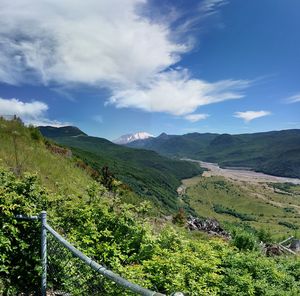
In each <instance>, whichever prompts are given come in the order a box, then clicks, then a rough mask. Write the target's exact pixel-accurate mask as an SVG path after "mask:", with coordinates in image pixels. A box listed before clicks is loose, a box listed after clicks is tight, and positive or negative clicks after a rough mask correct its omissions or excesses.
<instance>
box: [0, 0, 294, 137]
mask: <svg viewBox="0 0 300 296" xmlns="http://www.w3.org/2000/svg"><path fill="white" fill-rule="evenodd" d="M0 3H1V7H3V9H1V11H0V114H4V115H7V114H18V115H19V116H21V117H22V118H23V119H24V121H26V122H27V123H33V124H43V125H48V124H49V125H56V126H60V125H65V124H72V125H76V126H78V127H80V128H81V129H82V130H83V131H85V132H87V133H88V134H90V135H95V136H99V137H105V138H108V139H115V138H117V137H118V136H120V135H122V134H126V133H131V132H137V131H147V132H150V133H152V134H154V135H158V134H160V133H161V132H167V133H170V134H183V133H188V132H196V131H197V132H218V133H249V132H256V131H267V130H279V129H291V128H300V30H299V29H300V2H299V1H298V0H285V1H282V0H244V1H240V0H203V1H195V0H189V1H186V0H176V1H166V0H159V1H158V0H155V1H154V0H149V1H146V0H103V1H98V0H87V1H84V3H83V2H82V1H79V0H73V1H59V0H53V1H44V0H41V1H38V2H37V1H35V0H26V1H24V0H23V1H21V0H15V1H8V0H0Z"/></svg>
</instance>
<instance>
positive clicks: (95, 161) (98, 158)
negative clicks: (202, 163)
mask: <svg viewBox="0 0 300 296" xmlns="http://www.w3.org/2000/svg"><path fill="white" fill-rule="evenodd" d="M54 129H55V128H48V127H47V128H40V131H41V132H42V133H43V134H44V135H45V136H46V135H48V137H50V138H51V139H52V140H53V141H55V142H57V143H60V144H62V145H64V146H66V147H70V148H71V149H72V152H73V154H74V155H76V156H78V157H80V158H81V159H83V160H84V161H85V162H86V163H88V164H90V165H91V166H92V167H93V168H95V169H96V170H99V171H101V169H102V167H103V166H108V168H109V170H110V172H111V173H112V174H113V175H115V177H116V178H117V179H119V180H121V181H122V182H124V183H125V184H127V185H128V186H129V187H130V188H132V189H133V191H134V192H136V193H137V194H139V195H140V196H143V197H147V198H149V199H150V200H153V201H154V202H155V203H159V204H162V206H163V207H167V208H169V209H173V210H174V209H177V192H176V189H177V187H178V186H179V185H180V181H181V179H184V178H189V177H191V176H194V175H197V174H200V173H201V172H202V171H203V170H202V169H201V168H200V167H199V166H197V165H195V164H191V163H189V162H185V161H179V160H173V159H169V158H166V157H163V156H160V155H159V154H157V153H156V152H153V151H147V150H141V149H131V148H127V147H124V146H120V145H116V144H113V143H111V142H110V141H108V140H106V139H102V138H97V137H90V136H86V135H84V133H82V132H81V131H79V130H78V129H74V128H73V127H65V128H56V130H54ZM67 129H69V132H66V130H67ZM54 131H55V132H54ZM76 131H77V133H76ZM67 134H70V135H71V136H65V135H67ZM62 135H64V136H62Z"/></svg>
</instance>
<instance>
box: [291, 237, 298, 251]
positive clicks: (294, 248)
mask: <svg viewBox="0 0 300 296" xmlns="http://www.w3.org/2000/svg"><path fill="white" fill-rule="evenodd" d="M290 249H291V250H292V251H294V252H300V240H299V239H293V240H292V242H291V245H290Z"/></svg>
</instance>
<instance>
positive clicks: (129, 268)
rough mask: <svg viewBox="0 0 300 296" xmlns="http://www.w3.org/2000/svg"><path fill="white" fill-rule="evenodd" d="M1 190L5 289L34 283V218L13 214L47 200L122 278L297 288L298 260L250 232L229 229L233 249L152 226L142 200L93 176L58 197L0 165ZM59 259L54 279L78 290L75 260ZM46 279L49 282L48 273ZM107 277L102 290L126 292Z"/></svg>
mask: <svg viewBox="0 0 300 296" xmlns="http://www.w3.org/2000/svg"><path fill="white" fill-rule="evenodd" d="M0 190H1V195H0V196H1V199H0V209H1V220H0V221H1V222H0V223H1V232H0V250H1V257H0V258H1V261H0V278H1V280H2V285H4V287H3V288H2V289H3V291H2V293H3V294H6V295H15V294H16V293H19V292H25V293H30V292H32V293H34V292H35V291H38V287H37V285H38V283H39V280H38V276H39V272H40V270H39V259H38V253H37V252H36V249H38V248H39V233H36V231H38V229H39V227H40V226H39V225H38V224H36V222H33V221H31V222H23V221H17V220H16V219H15V215H16V214H20V213H21V214H24V215H29V214H36V213H38V212H39V211H40V210H42V209H46V208H47V210H48V213H49V216H50V222H49V223H50V224H51V225H52V226H54V227H55V228H56V229H58V230H59V232H61V233H64V236H66V235H67V237H68V240H69V241H71V242H72V243H73V244H74V245H75V246H77V247H78V248H79V249H80V250H82V251H83V252H84V253H86V254H87V255H89V256H91V257H93V258H94V259H95V260H97V261H98V262H100V263H102V264H105V265H106V266H108V267H110V268H111V269H113V270H114V271H116V272H118V273H120V274H121V275H123V276H124V277H126V278H127V279H129V280H131V281H133V282H135V283H138V284H141V285H143V286H144V287H148V288H150V289H154V290H156V289H157V290H159V291H160V292H162V293H167V294H170V293H171V292H174V291H182V292H184V293H186V294H187V295H274V296H275V295H297V294H299V292H300V282H299V279H300V275H299V273H298V272H297V270H299V266H300V263H299V260H298V259H294V258H291V259H289V258H279V259H275V258H267V257H264V256H263V255H262V254H260V253H259V252H258V251H256V250H255V248H254V247H252V246H251V243H252V238H250V236H249V235H248V237H246V236H245V234H243V235H240V237H238V236H236V237H235V244H236V245H237V246H238V243H237V242H238V241H239V243H240V245H239V247H240V249H243V250H248V251H239V250H237V249H236V248H235V247H232V246H230V245H229V244H228V243H227V242H224V241H222V240H219V239H210V240H203V239H202V240H197V239H193V238H188V237H187V236H183V235H181V234H179V232H177V231H175V229H173V228H172V227H164V228H163V229H162V230H161V231H160V232H156V231H154V230H153V228H152V225H151V224H150V223H149V222H147V220H148V219H147V218H145V210H146V209H147V207H148V206H147V205H146V204H143V205H141V206H140V207H136V206H132V205H130V204H126V203H123V202H122V200H121V199H120V198H118V197H117V196H111V195H110V194H109V192H107V191H106V190H105V189H104V188H103V187H101V186H100V185H98V184H96V183H92V184H89V187H88V188H87V190H86V196H85V197H84V198H79V199H78V198H76V197H69V198H66V197H64V198H63V197H61V196H59V195H54V194H50V193H47V191H46V190H45V189H43V188H42V187H41V186H40V185H39V184H38V182H37V179H36V177H34V176H32V175H25V176H24V177H23V178H22V179H19V178H16V177H15V176H14V175H13V174H12V173H9V172H7V171H5V170H1V174H0ZM32 246H34V248H33V247H32ZM60 260H63V259H62V258H60ZM65 265H66V264H65V263H63V262H61V261H60V263H59V264H58V265H57V267H59V268H60V273H59V274H60V277H59V279H57V280H58V282H57V281H56V282H55V286H54V287H57V288H58V287H60V286H59V285H60V284H62V283H64V287H66V288H68V289H69V291H71V292H72V291H73V292H74V295H77V294H76V291H77V290H76V287H74V286H72V285H71V281H70V279H69V275H70V274H72V272H73V271H72V270H73V268H75V266H73V267H72V266H71V270H70V266H69V267H68V268H66V267H64V266H65ZM48 280H49V284H50V285H51V283H52V280H53V279H51V278H49V279H48ZM78 280H79V281H80V278H79V279H78ZM105 285H107V286H106V288H105V291H106V295H127V292H118V291H119V290H118V288H117V287H116V286H115V285H112V284H111V283H109V282H106V283H105ZM72 289H73V290H72ZM128 295H129V294H128Z"/></svg>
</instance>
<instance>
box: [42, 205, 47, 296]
mask: <svg viewBox="0 0 300 296" xmlns="http://www.w3.org/2000/svg"><path fill="white" fill-rule="evenodd" d="M41 222H42V232H41V261H42V282H41V293H42V296H46V293H47V229H46V223H47V213H46V211H42V212H41Z"/></svg>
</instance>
